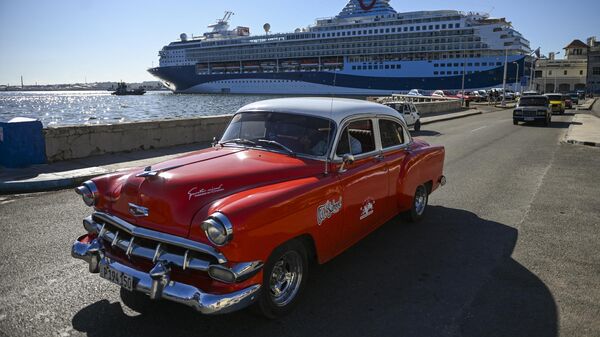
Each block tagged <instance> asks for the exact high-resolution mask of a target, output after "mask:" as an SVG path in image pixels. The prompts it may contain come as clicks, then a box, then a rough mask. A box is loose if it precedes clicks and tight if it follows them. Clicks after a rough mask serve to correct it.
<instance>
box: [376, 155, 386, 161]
mask: <svg viewBox="0 0 600 337" xmlns="http://www.w3.org/2000/svg"><path fill="white" fill-rule="evenodd" d="M384 158H385V156H384V155H383V154H378V155H376V156H375V160H376V161H378V162H379V161H382V160H383V159H384Z"/></svg>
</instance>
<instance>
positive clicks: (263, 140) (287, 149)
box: [257, 139, 296, 156]
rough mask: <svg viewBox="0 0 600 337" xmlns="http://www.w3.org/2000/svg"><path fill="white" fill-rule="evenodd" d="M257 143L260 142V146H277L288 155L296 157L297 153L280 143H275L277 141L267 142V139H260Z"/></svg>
mask: <svg viewBox="0 0 600 337" xmlns="http://www.w3.org/2000/svg"><path fill="white" fill-rule="evenodd" d="M257 142H258V143H259V144H269V145H275V146H277V147H279V148H281V149H283V150H284V151H285V152H287V153H288V154H289V155H290V156H295V155H296V153H295V152H294V150H292V149H290V148H289V147H287V146H285V145H283V144H281V143H280V142H278V141H275V140H267V139H259V140H257Z"/></svg>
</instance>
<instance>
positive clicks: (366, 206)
mask: <svg viewBox="0 0 600 337" xmlns="http://www.w3.org/2000/svg"><path fill="white" fill-rule="evenodd" d="M374 121H375V120H374V119H371V118H364V119H359V120H354V121H352V122H350V123H348V124H347V125H346V126H345V127H344V128H343V129H342V130H343V131H342V133H341V136H340V137H339V141H338V145H337V147H336V149H337V150H336V156H337V158H338V159H339V158H341V157H342V156H343V155H344V154H348V153H350V154H352V155H353V156H354V159H355V160H354V163H352V164H349V165H347V166H346V167H345V169H344V170H343V172H339V171H338V173H337V174H338V179H339V180H340V185H341V186H342V200H343V213H344V214H343V225H342V231H341V247H343V248H342V249H345V248H346V247H348V246H350V245H352V244H354V243H355V242H356V241H358V240H360V239H361V238H362V237H364V236H365V235H367V234H368V233H369V232H371V231H372V230H373V229H375V228H377V226H378V225H379V224H380V222H381V220H382V219H383V216H382V212H383V211H384V204H385V201H386V200H385V199H386V198H387V196H388V194H389V191H388V174H387V165H386V163H385V162H383V160H382V157H381V151H380V150H379V146H378V143H379V142H378V141H376V138H375V136H376V135H375V125H374ZM357 147H360V149H358V148H357Z"/></svg>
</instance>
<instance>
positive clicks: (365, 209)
mask: <svg viewBox="0 0 600 337" xmlns="http://www.w3.org/2000/svg"><path fill="white" fill-rule="evenodd" d="M374 211H375V200H373V199H372V198H369V199H367V200H365V202H363V205H362V207H361V208H360V220H362V219H365V218H367V217H368V216H370V215H371V214H373V212H374Z"/></svg>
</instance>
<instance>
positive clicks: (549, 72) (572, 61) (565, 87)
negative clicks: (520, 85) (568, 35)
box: [534, 40, 600, 93]
mask: <svg viewBox="0 0 600 337" xmlns="http://www.w3.org/2000/svg"><path fill="white" fill-rule="evenodd" d="M564 50H565V58H563V59H556V54H554V53H550V54H549V56H548V58H541V59H538V60H537V61H536V66H535V80H534V83H535V88H536V90H537V91H538V92H543V93H550V92H560V93H568V92H572V91H577V90H586V84H587V83H586V82H587V73H588V51H589V47H588V45H587V44H585V43H583V42H582V41H580V40H573V42H571V43H570V44H569V45H568V46H566V47H565V48H564ZM599 83H600V82H599Z"/></svg>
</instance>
